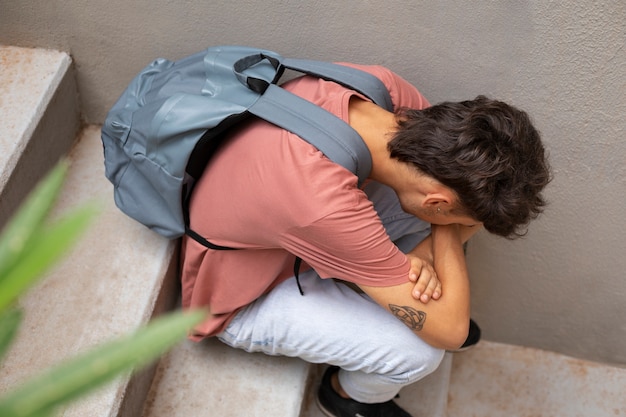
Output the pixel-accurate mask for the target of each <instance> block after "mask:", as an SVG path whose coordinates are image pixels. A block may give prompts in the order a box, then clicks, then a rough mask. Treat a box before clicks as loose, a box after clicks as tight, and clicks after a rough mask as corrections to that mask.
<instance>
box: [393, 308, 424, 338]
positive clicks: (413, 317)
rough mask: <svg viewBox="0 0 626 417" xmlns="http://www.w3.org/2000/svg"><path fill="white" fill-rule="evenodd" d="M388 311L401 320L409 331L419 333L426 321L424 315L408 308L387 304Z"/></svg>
mask: <svg viewBox="0 0 626 417" xmlns="http://www.w3.org/2000/svg"><path fill="white" fill-rule="evenodd" d="M389 309H390V310H391V313H393V315H394V316H396V317H397V318H399V319H400V320H402V322H403V323H404V324H406V325H407V326H408V327H409V328H410V329H411V330H416V331H420V330H422V328H423V327H424V322H425V321H426V313H425V312H423V311H418V310H416V309H414V308H413V307H409V306H397V305H395V304H389Z"/></svg>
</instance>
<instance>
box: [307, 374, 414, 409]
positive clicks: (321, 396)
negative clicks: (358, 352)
mask: <svg viewBox="0 0 626 417" xmlns="http://www.w3.org/2000/svg"><path fill="white" fill-rule="evenodd" d="M338 370H339V368H338V367H336V366H330V367H329V368H328V369H327V370H326V372H325V373H324V377H323V378H322V383H321V384H320V388H319V390H318V392H317V406H318V407H319V408H320V410H322V412H323V413H324V414H326V415H327V416H328V417H411V415H410V414H409V413H407V412H406V411H404V410H403V409H402V408H400V407H399V406H398V405H397V404H396V403H395V402H393V401H392V400H390V401H387V402H384V403H377V404H364V403H360V402H358V401H354V400H351V399H346V398H343V397H341V396H340V395H339V394H337V393H336V392H335V390H334V389H333V386H332V384H331V382H330V378H331V377H332V376H333V375H334V374H335V373H336V372H337V371H338Z"/></svg>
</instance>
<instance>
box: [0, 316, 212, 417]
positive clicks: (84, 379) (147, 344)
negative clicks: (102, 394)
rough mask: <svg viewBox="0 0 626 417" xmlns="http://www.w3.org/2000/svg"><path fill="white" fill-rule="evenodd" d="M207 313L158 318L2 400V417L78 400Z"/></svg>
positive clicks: (149, 357) (22, 416)
mask: <svg viewBox="0 0 626 417" xmlns="http://www.w3.org/2000/svg"><path fill="white" fill-rule="evenodd" d="M205 316H206V312H205V311H193V312H187V313H181V312H177V313H171V314H168V315H166V316H163V317H161V318H158V319H155V320H154V321H152V323H150V324H149V325H148V326H146V327H145V328H143V329H140V330H139V331H137V332H136V333H135V334H134V335H131V336H126V337H124V338H121V339H119V340H116V341H113V342H109V343H107V344H104V345H102V346H100V347H98V348H96V349H94V350H92V351H90V352H88V353H85V354H83V355H80V356H78V357H76V358H74V359H72V360H70V361H68V362H66V363H64V364H62V365H59V366H57V367H54V368H53V369H51V370H49V371H48V372H46V373H45V374H43V375H42V376H40V377H39V378H36V379H35V380H32V381H30V382H27V383H26V384H24V385H22V386H21V387H19V388H18V389H17V390H15V391H13V392H12V393H10V394H8V395H7V396H6V397H5V398H2V399H0V416H3V417H33V416H37V415H42V414H41V413H42V412H44V413H46V412H50V411H51V410H52V409H53V408H54V407H57V406H58V405H60V404H62V403H66V402H67V401H70V400H73V399H76V398H77V397H79V396H81V395H82V394H85V393H86V392H88V391H90V390H92V389H94V388H96V387H98V386H100V385H102V384H103V383H104V382H107V381H108V380H110V379H112V378H114V377H115V376H116V375H118V374H119V373H120V372H123V371H125V370H129V369H133V368H135V369H136V368H137V367H140V366H144V365H146V364H148V363H150V362H152V361H153V360H154V359H156V358H157V357H159V356H160V355H162V354H163V353H165V352H166V351H167V350H169V349H170V348H171V347H172V346H173V345H174V344H176V343H177V342H178V341H180V340H181V339H182V338H184V337H185V335H186V334H187V331H188V330H189V329H190V328H191V327H193V326H194V325H195V324H197V323H199V322H200V321H202V320H203V319H204V317H205Z"/></svg>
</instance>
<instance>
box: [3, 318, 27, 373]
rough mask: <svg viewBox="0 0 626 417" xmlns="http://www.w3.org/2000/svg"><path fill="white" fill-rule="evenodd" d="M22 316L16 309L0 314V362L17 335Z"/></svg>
mask: <svg viewBox="0 0 626 417" xmlns="http://www.w3.org/2000/svg"><path fill="white" fill-rule="evenodd" d="M22 315H23V314H22V310H20V309H17V308H16V309H13V310H7V311H5V312H4V313H2V314H0V361H2V357H4V354H5V352H6V351H7V349H8V348H9V346H10V344H11V341H12V340H13V338H14V337H15V334H16V333H17V328H18V327H19V325H20V323H21V322H22Z"/></svg>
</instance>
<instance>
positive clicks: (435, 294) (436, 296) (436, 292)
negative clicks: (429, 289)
mask: <svg viewBox="0 0 626 417" xmlns="http://www.w3.org/2000/svg"><path fill="white" fill-rule="evenodd" d="M440 297H441V282H440V281H439V280H437V287H435V290H434V291H433V295H432V299H433V300H438V299H439V298H440Z"/></svg>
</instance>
